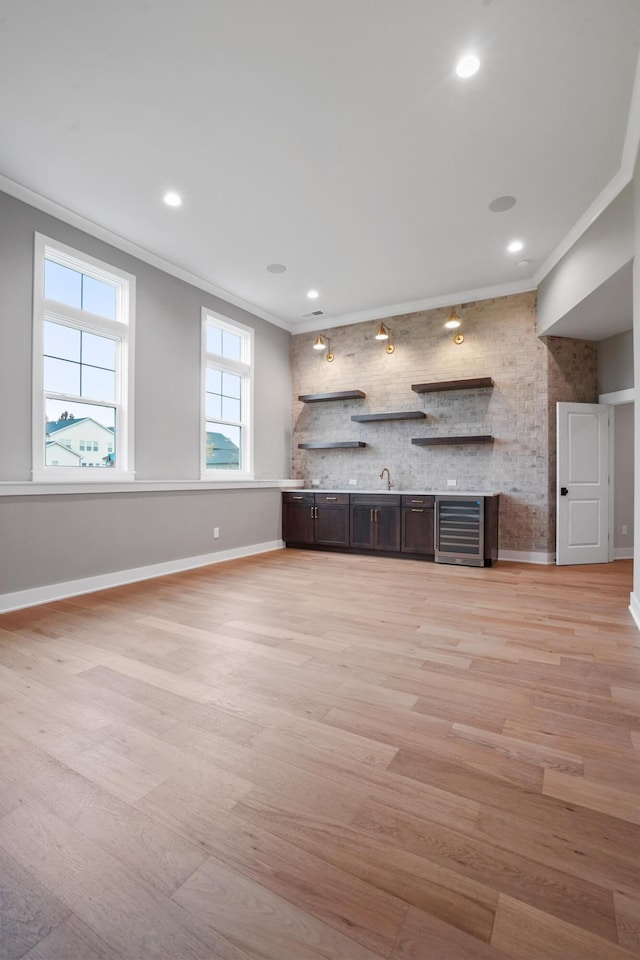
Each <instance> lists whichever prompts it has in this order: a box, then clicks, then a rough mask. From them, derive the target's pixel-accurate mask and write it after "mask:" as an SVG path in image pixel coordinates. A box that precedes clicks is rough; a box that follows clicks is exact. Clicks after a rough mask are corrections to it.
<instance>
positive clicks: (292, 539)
mask: <svg viewBox="0 0 640 960" xmlns="http://www.w3.org/2000/svg"><path fill="white" fill-rule="evenodd" d="M282 539H283V540H284V541H285V542H286V543H291V544H300V545H302V544H304V545H305V546H311V545H318V546H325V547H348V546H349V494H346V493H326V494H325V493H298V494H296V493H285V494H283V497H282Z"/></svg>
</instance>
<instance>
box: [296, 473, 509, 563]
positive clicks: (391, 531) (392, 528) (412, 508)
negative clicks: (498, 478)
mask: <svg viewBox="0 0 640 960" xmlns="http://www.w3.org/2000/svg"><path fill="white" fill-rule="evenodd" d="M499 500H500V497H499V495H490V494H487V495H486V496H485V495H484V494H483V495H481V496H476V497H473V498H470V497H469V496H468V495H467V496H466V497H465V496H464V495H463V494H452V495H451V496H450V497H449V496H447V497H445V496H444V495H440V494H438V495H434V494H430V493H414V494H408V493H403V494H395V493H352V494H349V493H330V492H326V493H319V492H318V493H316V492H315V491H310V490H301V491H300V492H298V491H293V490H292V491H287V492H286V493H283V494H282V539H283V540H284V541H285V543H286V544H287V545H288V546H292V547H308V548H310V549H314V548H318V549H322V548H325V549H326V548H329V549H336V550H354V551H358V550H361V551H367V552H368V551H374V550H375V551H381V552H383V551H384V552H386V553H388V554H390V555H393V554H396V555H397V556H399V557H400V556H404V557H406V558H407V559H411V558H414V559H416V560H420V559H424V560H434V559H435V560H436V562H438V563H458V564H465V565H466V566H487V567H490V566H493V564H494V563H496V561H497V559H498V508H499ZM445 508H446V509H448V510H449V514H451V516H449V514H447V513H446V509H445ZM470 509H475V510H476V512H477V515H478V518H479V517H480V514H482V517H483V520H482V522H480V520H479V519H476V520H475V521H474V518H473V517H471V518H470V517H469V516H468V515H467V514H468V512H469V510H470ZM443 510H445V514H446V515H445V516H444V519H443ZM461 514H464V515H463V516H461ZM439 520H440V521H442V522H441V523H440V529H439V530H438V524H439ZM474 522H475V528H473V529H471V527H473V523H474ZM461 524H462V526H463V527H464V529H463V528H462V527H461ZM470 525H471V527H470ZM471 541H473V543H476V542H477V544H478V547H477V550H475V552H474V551H472V550H471V549H470V543H471ZM481 541H482V546H480V542H481ZM461 544H462V546H461ZM436 548H437V549H436Z"/></svg>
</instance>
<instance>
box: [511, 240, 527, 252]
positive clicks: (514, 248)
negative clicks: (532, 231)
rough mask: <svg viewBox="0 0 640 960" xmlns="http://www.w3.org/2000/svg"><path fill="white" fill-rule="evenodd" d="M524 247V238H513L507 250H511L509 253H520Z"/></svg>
mask: <svg viewBox="0 0 640 960" xmlns="http://www.w3.org/2000/svg"><path fill="white" fill-rule="evenodd" d="M523 247H524V243H523V242H522V240H512V241H511V243H510V244H509V246H508V247H507V250H508V251H509V253H519V252H520V250H522V248H523Z"/></svg>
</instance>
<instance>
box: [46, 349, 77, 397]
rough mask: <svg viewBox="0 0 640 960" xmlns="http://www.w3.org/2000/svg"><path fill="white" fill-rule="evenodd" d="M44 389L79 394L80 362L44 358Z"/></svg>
mask: <svg viewBox="0 0 640 960" xmlns="http://www.w3.org/2000/svg"><path fill="white" fill-rule="evenodd" d="M44 389H45V390H50V391H51V392H53V393H72V394H75V396H79V395H80V364H79V363H70V362H69V361H68V360H56V359H55V358H53V357H45V358H44Z"/></svg>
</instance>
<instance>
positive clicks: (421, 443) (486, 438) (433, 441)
mask: <svg viewBox="0 0 640 960" xmlns="http://www.w3.org/2000/svg"><path fill="white" fill-rule="evenodd" d="M411 443H414V444H415V445H416V447H437V446H441V445H443V444H445V443H493V437H492V436H490V435H489V434H479V435H478V436H475V437H415V439H413V440H412V441H411Z"/></svg>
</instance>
